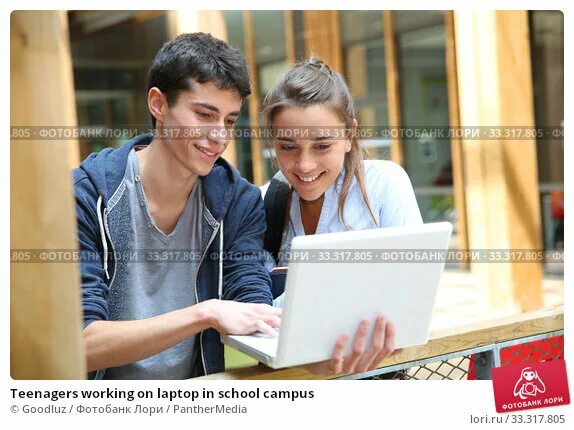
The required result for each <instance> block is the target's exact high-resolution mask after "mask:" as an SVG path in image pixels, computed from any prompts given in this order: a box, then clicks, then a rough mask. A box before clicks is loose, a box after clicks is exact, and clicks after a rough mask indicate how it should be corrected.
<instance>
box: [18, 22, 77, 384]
mask: <svg viewBox="0 0 574 430" xmlns="http://www.w3.org/2000/svg"><path fill="white" fill-rule="evenodd" d="M10 75H11V80H10V92H11V97H10V122H11V126H13V127H26V126H45V127H69V126H76V125H77V120H76V106H75V99H74V84H73V75H72V62H71V57H70V47H69V34H68V22H67V15H66V12H65V11H15V12H12V15H11V17H10ZM10 150H11V154H10V170H11V172H10V235H11V237H10V247H11V249H12V255H11V258H12V259H11V265H10V275H11V282H10V373H11V375H12V378H14V379H83V378H85V375H86V362H85V356H84V351H83V342H82V337H81V327H82V316H81V313H82V311H81V307H80V286H79V285H80V276H79V270H78V265H77V264H74V263H70V262H59V263H58V262H56V263H46V262H44V263H42V262H41V261H38V262H29V263H20V262H18V261H19V260H20V261H21V259H25V258H26V257H25V256H26V251H25V250H37V251H38V253H39V252H40V251H41V250H55V249H57V250H70V251H73V250H76V249H77V234H76V216H75V213H76V212H75V203H74V195H73V191H72V177H71V168H72V167H75V166H77V165H78V161H79V154H78V142H77V141H76V140H69V139H61V140H47V139H46V140H17V139H12V140H11V141H10ZM18 250H21V252H20V253H19V252H18ZM34 261H37V260H35V259H34Z"/></svg>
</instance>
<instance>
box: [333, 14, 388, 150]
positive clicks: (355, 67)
mask: <svg viewBox="0 0 574 430" xmlns="http://www.w3.org/2000/svg"><path fill="white" fill-rule="evenodd" d="M339 20H340V26H341V41H342V44H343V47H342V48H343V49H342V52H343V63H344V74H345V78H346V80H347V82H348V83H349V87H350V88H351V93H352V95H353V98H354V100H355V106H356V110H357V121H358V122H359V126H360V127H365V128H368V127H380V126H388V124H389V120H388V109H387V81H386V66H385V46H384V41H383V13H382V11H341V12H340V13H339ZM390 143H391V142H390V140H389V139H374V138H372V139H364V140H362V141H361V144H362V145H363V148H365V149H366V150H367V152H368V158H375V159H390Z"/></svg>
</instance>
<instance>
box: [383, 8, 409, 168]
mask: <svg viewBox="0 0 574 430" xmlns="http://www.w3.org/2000/svg"><path fill="white" fill-rule="evenodd" d="M383 37H384V40H385V64H386V66H387V67H386V70H387V104H388V111H389V126H390V127H391V128H395V127H400V126H401V93H400V86H399V66H398V60H397V43H396V37H395V26H394V22H393V11H390V10H386V11H384V12H383ZM391 159H392V160H393V161H394V162H395V163H397V164H400V165H401V166H404V164H405V156H404V150H403V142H402V139H401V138H400V136H398V135H397V136H393V137H392V138H391Z"/></svg>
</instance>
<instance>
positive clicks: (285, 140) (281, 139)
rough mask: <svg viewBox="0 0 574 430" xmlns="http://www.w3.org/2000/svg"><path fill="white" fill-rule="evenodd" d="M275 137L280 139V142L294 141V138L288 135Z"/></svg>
mask: <svg viewBox="0 0 574 430" xmlns="http://www.w3.org/2000/svg"><path fill="white" fill-rule="evenodd" d="M275 139H277V140H280V141H282V142H290V143H295V139H291V138H290V137H281V136H277V137H276V138H275Z"/></svg>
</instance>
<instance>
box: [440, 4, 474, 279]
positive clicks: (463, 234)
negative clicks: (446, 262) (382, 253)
mask: <svg viewBox="0 0 574 430" xmlns="http://www.w3.org/2000/svg"><path fill="white" fill-rule="evenodd" d="M444 26H445V38H446V77H447V79H446V81H447V91H448V116H449V125H450V127H452V128H454V129H457V128H458V127H460V112H459V105H458V78H457V74H456V43H455V34H454V13H453V11H446V12H445V13H444ZM450 152H451V163H452V179H453V188H454V207H455V210H456V230H457V236H458V245H459V249H468V233H467V228H466V222H467V219H466V196H465V192H464V190H465V183H464V158H463V150H462V141H461V139H460V138H459V137H457V135H454V137H452V138H451V139H450ZM461 266H462V268H464V269H469V268H470V264H469V262H468V260H466V261H465V260H463V261H461Z"/></svg>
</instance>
